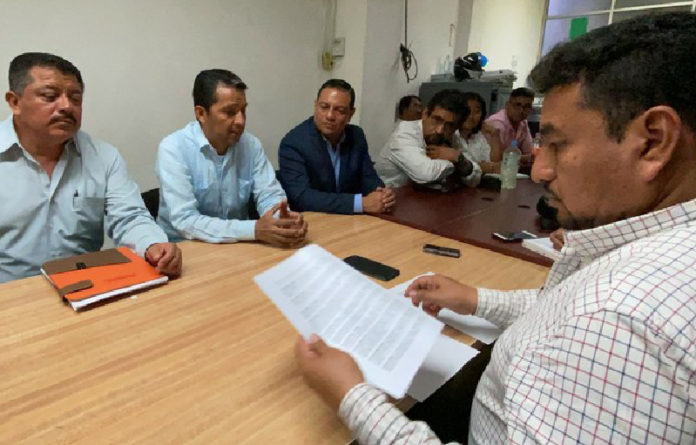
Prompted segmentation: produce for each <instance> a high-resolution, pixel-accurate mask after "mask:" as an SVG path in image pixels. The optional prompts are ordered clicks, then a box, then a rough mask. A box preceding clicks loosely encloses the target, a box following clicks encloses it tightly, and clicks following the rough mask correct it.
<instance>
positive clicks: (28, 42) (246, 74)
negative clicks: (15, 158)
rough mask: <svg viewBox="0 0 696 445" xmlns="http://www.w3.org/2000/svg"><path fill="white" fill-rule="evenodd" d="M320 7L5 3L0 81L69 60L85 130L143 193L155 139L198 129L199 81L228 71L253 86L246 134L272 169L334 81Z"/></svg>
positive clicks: (211, 0)
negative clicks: (24, 64) (28, 58)
mask: <svg viewBox="0 0 696 445" xmlns="http://www.w3.org/2000/svg"><path fill="white" fill-rule="evenodd" d="M325 7H326V4H325V1H324V0H294V1H292V2H287V1H279V0H275V1H274V0H196V1H189V0H119V1H113V2H111V1H95V0H63V1H60V2H57V1H48V0H0V71H2V70H4V71H3V72H5V73H6V70H7V66H8V65H9V62H10V60H11V59H12V58H13V57H14V56H15V55H17V54H19V53H21V52H24V51H47V52H53V53H56V54H58V55H60V56H63V57H65V58H67V59H69V60H70V61H72V62H73V63H74V64H75V65H76V66H77V67H78V68H79V69H80V70H81V71H82V75H83V78H84V79H85V83H86V94H85V102H84V121H83V129H84V130H86V131H88V132H90V133H91V134H93V135H94V136H96V137H98V138H100V139H103V140H106V141H108V142H110V143H112V144H114V145H116V146H117V147H118V148H119V149H120V151H121V153H122V154H123V155H124V157H125V158H126V161H127V162H128V167H129V169H130V172H131V175H132V176H133V177H134V178H135V179H136V181H137V182H138V183H139V185H140V186H141V188H142V189H148V188H151V187H155V186H157V179H156V177H155V175H154V161H155V157H156V150H157V145H158V143H159V141H160V140H161V139H162V138H163V137H164V136H165V135H167V134H169V133H171V132H172V131H174V130H176V129H178V128H181V127H182V126H184V125H185V124H186V122H187V121H189V120H191V119H193V104H192V99H191V89H192V86H193V79H194V77H195V75H196V74H197V73H198V72H199V71H200V70H201V69H206V68H217V67H220V68H227V69H231V70H232V71H234V72H236V73H237V74H239V75H240V76H241V77H242V79H244V81H245V82H246V83H247V84H248V85H249V90H248V91H247V100H248V101H249V109H248V120H247V129H248V130H249V131H251V132H252V133H254V134H256V135H257V136H258V137H259V138H260V139H261V141H262V143H263V144H264V147H265V149H266V153H267V154H268V156H269V158H270V159H271V161H272V162H273V163H274V164H275V163H276V162H277V149H278V143H279V142H280V139H281V138H282V137H283V135H284V134H285V133H286V132H287V131H288V130H289V129H290V128H292V127H293V126H294V125H296V124H297V123H299V122H300V121H301V120H303V119H304V118H306V117H307V116H309V115H310V114H311V112H312V103H313V99H314V95H315V94H316V89H317V87H318V86H319V85H320V83H321V81H322V80H323V79H325V78H326V76H327V73H326V72H325V71H323V70H322V69H321V66H320V60H319V55H320V50H321V47H322V43H323V26H324V15H325ZM6 77H7V76H6V75H2V76H0V89H2V90H3V91H6V90H7V80H6ZM8 114H9V111H8V112H7V113H2V114H0V116H6V115H8Z"/></svg>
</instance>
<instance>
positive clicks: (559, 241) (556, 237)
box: [549, 229, 565, 250]
mask: <svg viewBox="0 0 696 445" xmlns="http://www.w3.org/2000/svg"><path fill="white" fill-rule="evenodd" d="M563 235H564V231H563V229H557V230H554V231H553V232H551V235H549V238H551V244H553V248H554V249H556V250H561V249H562V248H563V245H564V244H565V238H564V237H563Z"/></svg>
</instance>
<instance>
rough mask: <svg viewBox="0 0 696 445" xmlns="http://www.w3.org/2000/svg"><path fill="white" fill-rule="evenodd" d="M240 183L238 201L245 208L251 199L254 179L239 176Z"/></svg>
mask: <svg viewBox="0 0 696 445" xmlns="http://www.w3.org/2000/svg"><path fill="white" fill-rule="evenodd" d="M238 184H239V186H238V187H239V188H238V189H237V202H238V203H239V206H240V207H241V208H245V207H246V205H247V204H248V203H249V200H250V199H251V192H252V191H253V189H254V180H253V179H242V178H239V180H238Z"/></svg>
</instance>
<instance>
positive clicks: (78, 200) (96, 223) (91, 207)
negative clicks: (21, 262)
mask: <svg viewBox="0 0 696 445" xmlns="http://www.w3.org/2000/svg"><path fill="white" fill-rule="evenodd" d="M104 203H105V200H104V198H101V197H89V196H86V197H83V196H75V197H74V198H73V212H74V218H75V219H74V220H75V224H76V227H75V235H78V236H80V235H86V236H87V237H94V235H95V234H101V233H102V232H103V230H104Z"/></svg>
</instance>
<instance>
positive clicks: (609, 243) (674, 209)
mask: <svg viewBox="0 0 696 445" xmlns="http://www.w3.org/2000/svg"><path fill="white" fill-rule="evenodd" d="M694 220H696V199H694V200H691V201H686V202H682V203H679V204H676V205H673V206H671V207H667V208H664V209H661V210H657V211H654V212H651V213H646V214H644V215H640V216H634V217H632V218H628V219H624V220H621V221H617V222H615V223H611V224H605V225H603V226H599V227H595V228H593V229H587V230H578V231H569V232H567V233H566V243H565V245H566V247H565V248H564V251H574V252H575V253H576V255H578V256H580V257H585V258H588V259H595V258H599V257H600V256H602V255H604V254H605V253H607V252H609V251H611V250H614V249H617V248H619V247H621V246H623V245H626V244H628V243H631V242H633V241H636V240H638V239H641V238H646V237H648V236H652V235H655V234H657V233H660V232H663V231H665V230H669V229H673V228H675V227H677V226H680V225H684V224H686V223H688V222H689V221H694Z"/></svg>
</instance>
